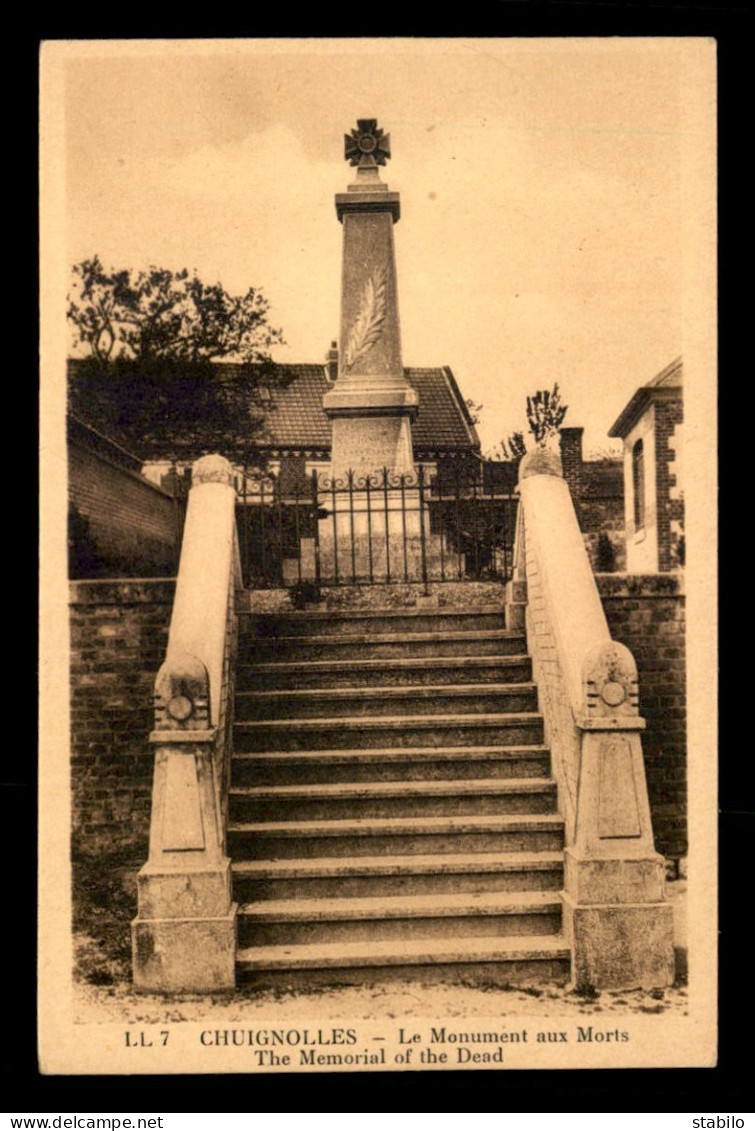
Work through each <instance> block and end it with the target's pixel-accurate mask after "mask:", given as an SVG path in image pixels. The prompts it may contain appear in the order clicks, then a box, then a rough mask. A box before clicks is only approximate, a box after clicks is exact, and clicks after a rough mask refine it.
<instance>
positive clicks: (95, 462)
mask: <svg viewBox="0 0 755 1131" xmlns="http://www.w3.org/2000/svg"><path fill="white" fill-rule="evenodd" d="M129 459H130V457H129V456H128V453H126V452H122V451H119V450H118V449H117V447H116V446H115V445H110V444H109V442H108V441H107V440H106V439H105V438H104V437H100V436H98V435H97V434H96V433H93V432H92V430H89V429H87V428H86V426H83V425H81V424H79V423H78V422H76V423H75V425H74V427H73V428H72V427H71V425H70V422H69V442H68V497H69V503H70V504H71V505H72V506H73V507H75V509H76V512H77V516H78V518H80V519H83V520H84V523H85V524H88V530H87V534H86V537H87V542H88V543H89V542H90V540H91V543H90V544H91V549H92V553H91V554H90V555H89V557H88V558H87V564H85V565H82V564H81V562H82V557H81V555H77V554H74V555H72V567H71V568H72V569H73V570H77V567H78V573H79V576H81V575H82V573H83V574H84V576H94V577H168V576H170V575H171V574H173V573H175V569H176V560H177V558H176V554H177V538H178V537H179V536H180V523H181V518H182V504H179V503H178V502H177V500H176V499H174V498H173V497H172V495H171V494H169V493H168V492H167V491H165V490H164V489H163V488H161V487H158V486H156V485H155V484H154V483H150V482H149V480H147V479H145V478H144V477H143V476H141V475H140V474H138V471H137V470H135V467H136V468H138V466H139V465H138V461H137V460H133V461H132V463H131V464H129ZM74 536H76V534H74ZM90 559H91V564H89V561H90Z"/></svg>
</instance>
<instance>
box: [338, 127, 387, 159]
mask: <svg viewBox="0 0 755 1131" xmlns="http://www.w3.org/2000/svg"><path fill="white" fill-rule="evenodd" d="M343 140H344V157H345V159H346V160H347V161H348V162H349V164H350V165H358V166H359V168H360V169H366V168H367V169H369V168H374V166H375V165H385V162H386V160H387V159H388V158H389V157H390V155H391V135H390V134H386V133H383V131H382V130H381V129H380V128H379V127H378V124H377V118H358V119H357V128H356V129H355V130H352V131H351V133H350V134H344V135H343Z"/></svg>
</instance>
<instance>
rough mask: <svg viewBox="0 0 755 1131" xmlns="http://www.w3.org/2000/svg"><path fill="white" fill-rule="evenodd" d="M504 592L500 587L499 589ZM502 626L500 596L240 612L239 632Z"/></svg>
mask: <svg viewBox="0 0 755 1131" xmlns="http://www.w3.org/2000/svg"><path fill="white" fill-rule="evenodd" d="M501 592H503V591H501ZM503 627H504V614H503V600H501V606H500V608H498V609H494V608H491V607H490V606H484V607H482V608H480V607H475V606H468V607H458V608H448V607H444V608H438V607H437V606H436V607H435V608H422V609H417V608H414V609H412V608H403V609H317V610H305V611H302V612H294V611H292V612H279V613H251V612H249V613H247V612H241V613H240V614H239V636H240V638H241V639H242V640H246V639H247V638H248V637H256V638H258V639H259V638H261V637H270V636H273V637H281V636H341V635H344V634H355V635H365V634H366V635H372V634H373V633H377V634H383V633H390V634H395V633H398V632H443V631H450V632H460V631H469V630H473V631H478V630H484V629H501V628H503Z"/></svg>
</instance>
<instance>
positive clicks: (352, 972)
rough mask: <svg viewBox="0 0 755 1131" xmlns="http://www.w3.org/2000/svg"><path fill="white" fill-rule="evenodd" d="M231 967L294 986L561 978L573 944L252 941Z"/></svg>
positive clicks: (533, 939)
mask: <svg viewBox="0 0 755 1131" xmlns="http://www.w3.org/2000/svg"><path fill="white" fill-rule="evenodd" d="M236 969H237V975H238V979H239V981H240V982H243V983H244V984H246V985H249V986H259V987H262V986H268V987H271V988H279V989H291V990H296V989H302V988H305V987H315V986H318V985H322V986H326V985H365V984H367V985H369V984H370V983H372V982H376V981H377V982H386V981H405V980H411V981H415V982H417V981H420V982H423V983H426V982H434V983H450V984H472V985H497V986H508V985H533V984H536V985H541V984H543V983H546V982H554V983H558V984H563V983H564V982H566V981H567V980H568V978H569V971H570V952H569V949H568V947H567V946H566V943H565V940H564V939H563V937H562V936H561V935H540V936H538V935H531V936H528V937H525V938H517V937H512V938H500V937H483V938H448V939H402V940H401V941H400V943H398V944H397V943H396V942H393V941H391V940H386V941H383V942H380V941H376V942H373V941H371V942H352V943H344V942H341V943H316V944H310V945H309V946H306V945H299V946H295V945H291V946H277V947H276V946H273V947H266V946H254V947H245V948H242V949H240V950H239V951H238V952H237V958H236Z"/></svg>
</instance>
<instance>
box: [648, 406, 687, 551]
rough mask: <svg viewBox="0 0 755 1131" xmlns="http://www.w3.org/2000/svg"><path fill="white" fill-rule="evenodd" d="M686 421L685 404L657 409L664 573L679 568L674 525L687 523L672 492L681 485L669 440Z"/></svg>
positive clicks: (657, 477) (660, 542)
mask: <svg viewBox="0 0 755 1131" xmlns="http://www.w3.org/2000/svg"><path fill="white" fill-rule="evenodd" d="M682 420H683V406H682V402H681V400H674V401H658V402H657V403H656V406H655V459H656V472H655V489H656V500H657V514H658V569H659V570H660V571H661V572H664V571H666V570H671V569H676V568H678V566H679V556H678V552H677V538H675V537H674V536H673V533H672V522H674V523H682V524H683V522H684V502H683V500H682V499H678V498H677V499H674V498H672V488H673V487H675V486H676V485H677V483H676V475H675V468H674V461H675V459H676V453H675V452H674V451H673V449H672V448H671V447H670V446H669V439H670V438H671V437H672V436H673V434H674V430H675V429H676V426H677V425H678V424H681V423H682Z"/></svg>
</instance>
